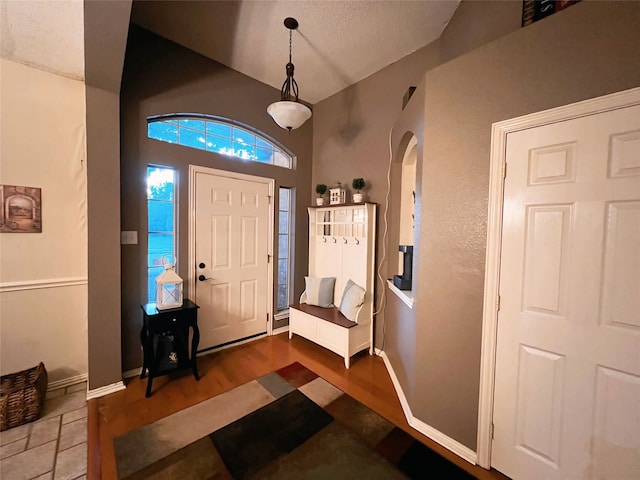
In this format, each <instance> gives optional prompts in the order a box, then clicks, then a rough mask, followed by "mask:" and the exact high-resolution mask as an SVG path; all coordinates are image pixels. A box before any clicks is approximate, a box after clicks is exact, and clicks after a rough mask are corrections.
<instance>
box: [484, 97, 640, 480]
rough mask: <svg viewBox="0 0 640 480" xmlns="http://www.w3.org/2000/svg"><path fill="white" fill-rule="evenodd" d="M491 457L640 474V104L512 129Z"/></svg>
mask: <svg viewBox="0 0 640 480" xmlns="http://www.w3.org/2000/svg"><path fill="white" fill-rule="evenodd" d="M506 155H507V175H506V179H505V184H504V210H503V230H502V250H501V267H500V299H501V305H500V311H499V314H498V327H497V328H498V333H497V350H496V370H495V396H494V411H493V422H494V440H493V443H492V453H491V464H492V466H493V467H494V468H496V469H497V470H499V471H501V472H503V473H505V474H506V475H508V476H510V477H511V478H514V479H517V480H520V479H582V478H594V479H595V478H597V479H612V480H627V479H628V480H631V479H638V478H640V106H638V105H636V106H631V107H626V108H620V109H617V110H613V111H608V112H603V113H598V114H594V115H589V116H585V117H582V118H577V119H573V120H567V121H565V122H560V123H555V124H551V125H546V126H541V127H537V128H531V129H527V130H523V131H519V132H514V133H510V134H508V136H507V154H506Z"/></svg>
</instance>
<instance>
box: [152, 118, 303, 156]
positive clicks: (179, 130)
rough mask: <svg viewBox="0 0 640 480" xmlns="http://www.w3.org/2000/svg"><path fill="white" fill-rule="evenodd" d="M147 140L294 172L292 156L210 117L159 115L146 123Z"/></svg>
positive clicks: (247, 130) (248, 129)
mask: <svg viewBox="0 0 640 480" xmlns="http://www.w3.org/2000/svg"><path fill="white" fill-rule="evenodd" d="M147 122H148V126H147V136H148V137H149V138H153V139H154V140H160V141H162V142H168V143H177V144H179V145H184V146H185V147H191V148H197V149H199V150H207V151H209V152H216V153H221V154H223V155H229V156H231V157H236V158H241V159H243V160H250V161H253V162H259V163H267V164H270V165H275V166H278V167H285V168H294V162H293V155H291V154H289V153H287V152H286V151H285V150H284V149H283V148H281V147H279V146H277V145H276V144H275V143H274V142H272V141H271V140H269V139H267V138H266V137H265V136H264V135H262V134H260V133H259V132H258V131H257V130H255V129H252V128H251V127H248V126H246V125H240V124H239V123H237V122H234V121H232V120H228V119H223V118H221V117H213V116H194V115H162V116H158V117H149V118H148V119H147Z"/></svg>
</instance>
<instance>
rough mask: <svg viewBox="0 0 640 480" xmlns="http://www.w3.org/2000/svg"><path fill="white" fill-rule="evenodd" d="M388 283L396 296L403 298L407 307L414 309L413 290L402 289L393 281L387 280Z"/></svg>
mask: <svg viewBox="0 0 640 480" xmlns="http://www.w3.org/2000/svg"><path fill="white" fill-rule="evenodd" d="M387 285H388V286H389V290H391V291H392V292H393V293H394V294H395V295H396V297H398V298H399V299H400V300H402V301H403V302H404V303H405V305H406V306H407V307H409V308H410V309H412V310H413V302H414V298H413V291H412V290H400V289H399V288H398V287H396V286H395V285H394V284H393V281H391V280H387Z"/></svg>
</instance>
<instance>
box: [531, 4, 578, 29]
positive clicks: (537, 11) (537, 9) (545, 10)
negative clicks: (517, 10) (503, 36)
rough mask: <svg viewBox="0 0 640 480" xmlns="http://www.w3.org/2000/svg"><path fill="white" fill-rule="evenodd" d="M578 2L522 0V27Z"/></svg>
mask: <svg viewBox="0 0 640 480" xmlns="http://www.w3.org/2000/svg"><path fill="white" fill-rule="evenodd" d="M579 1H580V0H523V1H522V26H523V27H526V26H527V25H531V24H532V23H534V22H537V21H538V20H542V19H543V18H546V17H548V16H549V15H552V14H554V13H556V12H559V11H560V10H564V9H565V8H567V7H570V6H571V5H573V4H575V3H578V2H579Z"/></svg>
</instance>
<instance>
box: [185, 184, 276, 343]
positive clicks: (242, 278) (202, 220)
mask: <svg viewBox="0 0 640 480" xmlns="http://www.w3.org/2000/svg"><path fill="white" fill-rule="evenodd" d="M195 189H196V192H195V198H196V206H195V252H196V257H195V262H196V265H198V268H197V270H196V276H200V275H204V277H205V280H203V281H197V282H196V285H195V297H196V303H198V305H199V306H200V312H199V314H198V324H199V327H200V349H201V350H206V349H209V348H212V347H215V346H218V345H222V344H225V343H229V342H234V341H237V340H241V339H244V338H246V337H250V336H253V335H257V334H260V333H266V331H267V315H268V312H269V308H268V301H269V295H268V291H269V288H268V286H269V283H268V282H269V281H270V278H269V265H268V261H269V256H268V253H269V252H268V248H269V247H268V245H269V242H268V238H269V235H270V230H269V218H270V215H269V213H270V210H269V209H270V208H271V207H270V203H269V183H268V180H266V179H265V181H263V182H261V181H253V180H248V179H241V178H231V177H226V176H218V175H214V174H210V173H204V172H197V173H196V175H195ZM200 264H204V265H205V266H204V267H203V268H200V267H199V265H200Z"/></svg>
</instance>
